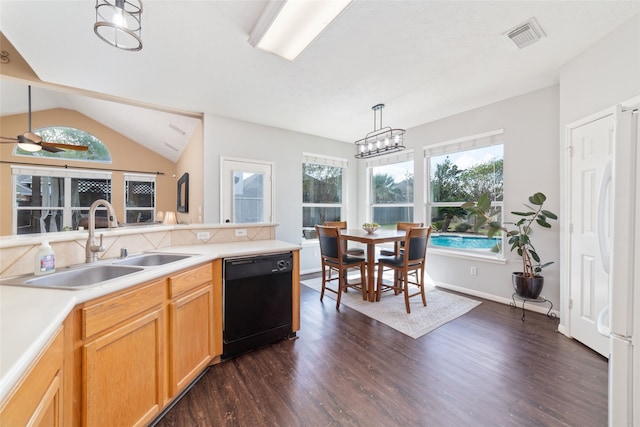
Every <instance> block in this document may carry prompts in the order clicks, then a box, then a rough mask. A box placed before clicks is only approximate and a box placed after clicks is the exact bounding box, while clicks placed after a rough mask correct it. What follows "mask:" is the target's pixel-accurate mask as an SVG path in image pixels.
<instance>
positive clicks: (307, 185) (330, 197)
mask: <svg viewBox="0 0 640 427" xmlns="http://www.w3.org/2000/svg"><path fill="white" fill-rule="evenodd" d="M342 185H343V168H342V167H337V166H329V165H323V164H315V163H303V164H302V227H303V237H304V238H306V239H313V238H316V236H315V229H314V226H315V225H316V224H322V223H324V222H325V221H340V220H341V216H342Z"/></svg>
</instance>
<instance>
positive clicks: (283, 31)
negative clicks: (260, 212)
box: [249, 0, 351, 61]
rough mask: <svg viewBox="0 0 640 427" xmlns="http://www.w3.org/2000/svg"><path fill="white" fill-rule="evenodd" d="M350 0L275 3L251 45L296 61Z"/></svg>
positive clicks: (272, 3)
mask: <svg viewBox="0 0 640 427" xmlns="http://www.w3.org/2000/svg"><path fill="white" fill-rule="evenodd" d="M350 3H351V0H284V1H278V0H272V1H270V2H269V4H267V7H266V8H265V10H264V12H263V13H262V16H260V19H258V23H257V24H256V26H255V28H254V29H253V31H252V32H251V36H250V37H249V43H250V44H251V46H253V47H258V48H260V49H262V50H266V51H267V52H271V53H275V54H276V55H278V56H281V57H283V58H285V59H288V60H289V61H293V60H294V59H296V57H297V56H298V55H299V54H300V52H302V51H303V50H304V49H305V48H306V47H307V46H308V45H310V44H311V42H313V41H314V40H315V39H316V37H318V35H319V34H320V33H321V32H322V31H323V30H324V29H325V28H326V27H327V26H328V25H329V24H331V22H333V21H334V20H335V19H336V17H338V15H340V14H341V13H342V12H343V11H344V10H345V9H346V7H347V6H348V5H349V4H350Z"/></svg>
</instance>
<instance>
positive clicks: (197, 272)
mask: <svg viewBox="0 0 640 427" xmlns="http://www.w3.org/2000/svg"><path fill="white" fill-rule="evenodd" d="M212 277H213V269H212V267H211V263H209V264H205V265H203V266H200V267H196V268H194V269H192V270H189V271H185V272H184V273H180V274H176V275H175V276H171V277H170V278H169V298H173V297H175V296H177V295H180V294H181V293H183V292H187V291H189V290H191V289H195V288H196V287H198V286H200V285H202V284H203V283H207V282H210V281H211V280H212Z"/></svg>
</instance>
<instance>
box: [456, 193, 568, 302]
mask: <svg viewBox="0 0 640 427" xmlns="http://www.w3.org/2000/svg"><path fill="white" fill-rule="evenodd" d="M545 200H547V197H546V196H545V195H544V194H542V193H535V194H533V195H532V196H531V197H529V203H530V204H531V205H527V204H525V206H526V207H527V208H528V209H529V210H527V211H524V212H511V213H512V214H513V215H516V216H519V217H520V219H519V220H518V221H516V222H505V224H510V225H513V226H514V228H513V229H511V230H508V229H507V228H506V227H504V226H502V224H500V223H499V222H496V221H495V220H494V219H493V217H494V216H495V214H496V213H495V212H493V211H492V210H491V199H490V198H489V195H488V194H487V193H485V194H482V195H481V196H480V197H479V198H478V201H477V202H467V203H465V204H463V205H462V208H464V209H465V210H466V211H467V212H468V213H469V217H474V218H475V225H474V230H475V231H476V232H477V231H478V230H479V229H480V228H481V227H482V226H484V225H487V226H488V234H487V237H489V238H491V237H493V236H495V235H496V234H498V233H501V232H503V231H504V232H505V233H506V235H507V239H508V243H509V244H510V245H511V251H512V252H513V251H517V253H518V255H520V257H521V258H522V271H518V272H514V273H513V275H512V280H513V288H514V289H515V291H516V293H517V294H518V295H519V296H521V297H523V298H531V299H536V298H538V296H539V295H540V292H542V287H543V286H544V277H543V276H541V275H540V274H539V273H540V272H541V271H542V269H543V268H545V267H547V266H549V265H551V264H553V261H551V262H546V263H544V264H543V263H542V261H541V260H540V256H539V255H538V252H537V251H536V248H535V246H534V245H533V242H532V241H531V235H532V233H533V225H534V224H538V225H539V226H540V227H542V228H551V224H549V222H548V220H556V219H558V216H557V215H556V214H554V213H553V212H550V211H548V210H545V209H543V205H544V202H545Z"/></svg>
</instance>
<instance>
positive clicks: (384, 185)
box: [370, 161, 413, 228]
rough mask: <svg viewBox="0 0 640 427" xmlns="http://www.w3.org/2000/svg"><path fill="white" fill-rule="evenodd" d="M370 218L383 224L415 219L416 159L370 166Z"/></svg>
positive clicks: (387, 224) (388, 226)
mask: <svg viewBox="0 0 640 427" xmlns="http://www.w3.org/2000/svg"><path fill="white" fill-rule="evenodd" d="M370 176H371V221H372V222H377V223H378V224H380V226H381V227H383V228H395V227H396V223H398V222H413V161H407V162H401V163H393V164H389V165H383V166H374V167H372V168H371V175H370Z"/></svg>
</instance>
